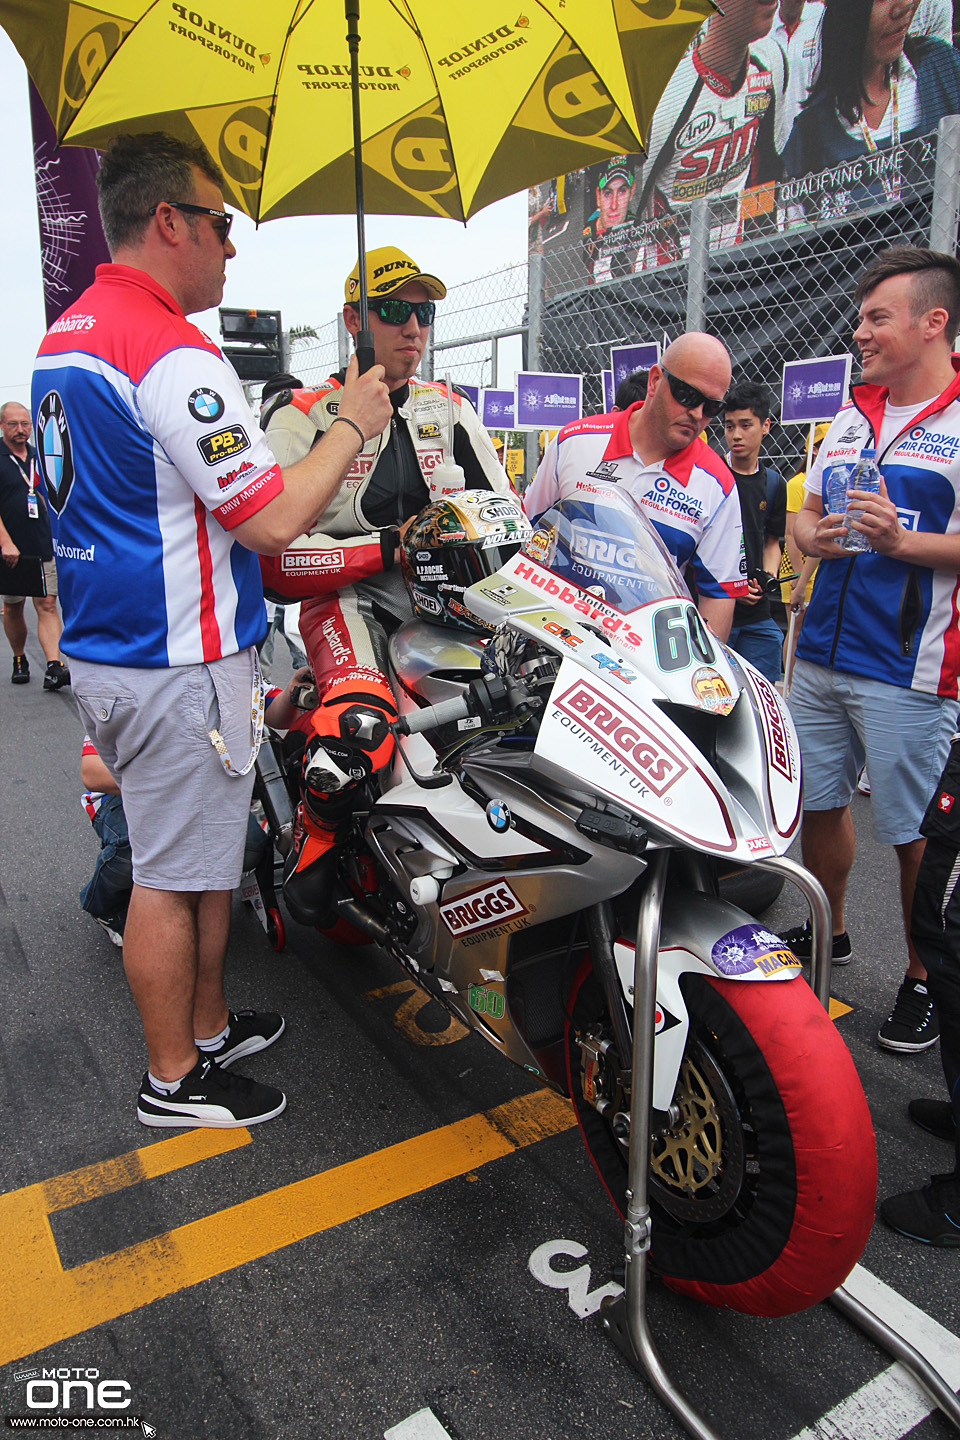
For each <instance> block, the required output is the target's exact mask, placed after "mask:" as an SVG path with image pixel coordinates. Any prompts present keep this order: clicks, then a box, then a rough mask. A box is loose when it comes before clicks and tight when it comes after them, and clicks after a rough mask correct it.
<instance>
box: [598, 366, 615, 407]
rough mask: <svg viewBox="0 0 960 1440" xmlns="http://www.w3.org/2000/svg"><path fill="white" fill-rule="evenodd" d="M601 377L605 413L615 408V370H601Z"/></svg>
mask: <svg viewBox="0 0 960 1440" xmlns="http://www.w3.org/2000/svg"><path fill="white" fill-rule="evenodd" d="M600 378H601V380H602V381H603V408H604V412H605V413H609V412H610V411H611V410H612V409H613V371H612V370H601V371H600Z"/></svg>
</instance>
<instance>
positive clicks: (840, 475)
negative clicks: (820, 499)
mask: <svg viewBox="0 0 960 1440" xmlns="http://www.w3.org/2000/svg"><path fill="white" fill-rule="evenodd" d="M852 473H853V466H852V465H834V466H833V468H832V469H831V470H829V471H828V472H827V483H826V486H825V488H824V499H825V500H826V502H827V503H826V513H827V514H828V515H843V514H845V513H846V509H847V482H848V481H849V479H850V476H851V474H852Z"/></svg>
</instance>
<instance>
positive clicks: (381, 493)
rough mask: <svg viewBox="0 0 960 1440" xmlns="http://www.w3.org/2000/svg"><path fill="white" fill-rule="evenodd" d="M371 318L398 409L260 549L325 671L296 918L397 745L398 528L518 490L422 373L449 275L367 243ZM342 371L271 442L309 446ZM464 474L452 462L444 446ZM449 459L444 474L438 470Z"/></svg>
mask: <svg viewBox="0 0 960 1440" xmlns="http://www.w3.org/2000/svg"><path fill="white" fill-rule="evenodd" d="M366 267H367V295H368V309H369V326H370V330H371V331H372V334H373V343H374V355H375V358H376V362H377V364H378V365H382V366H383V369H384V381H385V383H386V386H387V389H388V390H389V392H390V400H391V402H392V405H393V415H392V418H391V420H390V424H389V425H388V426H387V427H386V429H385V430H383V431H382V433H381V434H379V435H376V436H374V437H373V439H371V440H368V441H366V442H365V443H364V445H363V446H362V447H361V449H360V451H359V453H358V455H357V457H356V460H355V461H354V463H353V465H352V466H351V468H350V470H349V471H348V472H347V476H346V478H345V480H344V482H343V484H342V485H341V487H340V490H339V491H338V493H337V494H336V495H335V496H334V498H333V500H332V501H331V503H330V505H329V506H328V507H327V509H326V510H325V511H324V513H323V514H322V515H321V516H320V519H319V520H318V521H317V523H316V526H315V527H314V528H313V530H312V531H311V532H310V533H309V534H307V535H301V536H300V537H299V538H298V539H297V540H295V541H294V542H293V543H292V544H291V545H289V546H288V547H287V549H286V550H285V551H284V552H283V554H282V555H279V556H277V557H269V558H268V557H266V556H264V557H262V558H261V569H262V572H263V579H264V588H265V590H266V593H267V594H268V595H270V596H273V597H275V598H277V599H281V600H301V601H302V602H303V604H302V607H301V612H300V633H301V635H302V636H303V641H304V645H305V647H306V651H307V655H308V657H309V659H310V662H311V664H312V666H313V669H314V674H315V675H316V679H317V688H318V692H319V698H320V704H319V706H318V708H317V711H316V717H315V723H314V728H315V730H316V732H317V734H316V737H315V740H314V741H312V742H311V744H310V745H309V746H308V747H307V750H306V752H305V756H304V783H303V803H302V804H301V807H300V810H299V812H298V819H299V821H300V823H299V824H298V826H297V832H296V836H295V841H294V849H293V851H292V852H291V857H290V858H289V859H288V862H287V875H286V878H285V882H284V893H285V895H286V898H287V902H288V904H289V906H290V910H291V913H292V914H293V915H294V918H295V919H298V920H300V921H301V922H302V923H304V924H314V925H315V924H318V923H320V921H321V920H323V919H324V918H325V917H326V911H327V902H328V898H329V895H330V882H331V878H332V874H333V873H334V871H335V867H336V853H335V849H334V847H335V845H336V840H337V829H338V827H339V826H342V825H343V824H344V822H345V821H346V820H347V819H348V817H349V814H350V810H351V808H352V805H353V800H354V795H355V792H356V789H357V786H358V785H359V784H360V783H361V782H362V781H363V780H364V779H365V778H366V777H367V776H369V775H370V774H371V773H372V772H374V771H376V770H379V769H381V768H382V767H383V766H384V765H385V764H386V763H387V761H388V760H389V759H390V756H391V754H392V752H393V737H392V735H391V734H390V733H389V731H388V730H387V725H388V723H389V722H390V721H391V720H393V719H395V718H396V707H395V705H394V700H393V695H392V693H391V690H390V687H389V684H388V683H387V680H386V677H385V675H384V673H383V667H384V663H385V657H384V651H385V645H386V635H387V633H388V632H389V631H390V630H391V629H393V628H395V626H396V625H397V624H398V623H399V622H400V621H402V620H404V619H409V618H410V616H411V614H412V610H411V606H410V601H409V599H408V598H407V594H406V590H405V588H404V584H403V580H402V578H401V575H400V567H399V564H398V563H397V562H398V560H399V549H398V546H399V541H400V537H401V534H402V533H403V531H404V530H405V529H406V527H407V524H408V523H409V521H410V520H412V519H413V517H414V516H415V515H416V514H417V513H418V512H419V511H420V510H422V509H423V507H424V506H425V505H428V504H429V503H430V502H431V501H432V500H439V499H441V498H442V497H443V495H445V494H451V493H454V492H456V491H458V490H461V489H463V488H466V489H470V490H494V491H497V492H499V493H501V494H510V482H509V481H508V479H507V477H506V474H505V473H504V470H503V468H502V466H501V465H500V462H499V461H498V459H497V454H496V451H495V450H494V448H493V444H492V442H491V440H490V437H489V436H488V435H487V432H486V431H485V430H484V428H483V426H482V425H481V424H480V421H479V419H478V418H477V414H476V411H475V410H474V409H473V406H472V405H471V404H470V402H469V401H468V400H466V399H465V398H463V397H462V396H461V395H459V394H458V393H457V392H456V391H454V393H453V397H452V398H453V412H454V424H453V433H452V434H451V433H450V429H449V419H448V399H447V390H446V386H445V385H443V384H440V383H433V382H429V381H423V380H418V379H414V378H413V377H414V372H415V371H416V369H417V366H418V365H419V363H420V358H421V356H422V354H423V349H424V345H425V344H426V340H427V335H428V332H429V329H430V326H431V324H432V323H433V317H434V309H435V307H434V301H435V300H442V299H443V297H444V296H445V295H446V293H447V292H446V287H445V286H444V284H443V282H442V281H441V280H438V279H437V277H436V276H435V275H426V274H424V273H423V272H422V271H421V270H420V268H419V266H418V265H417V264H416V263H415V262H414V261H413V260H411V258H410V256H409V255H405V254H404V252H403V251H402V250H398V249H396V248H395V247H394V246H389V245H388V246H383V247H381V248H380V249H378V250H368V251H367V255H366ZM358 291H359V266H355V267H354V269H353V271H352V272H351V274H350V275H349V277H348V278H347V282H346V287H345V293H346V304H345V305H344V307H343V318H344V324H345V325H346V327H347V330H348V331H349V332H350V334H351V335H356V334H357V332H358V331H359V329H360V313H359V309H358V307H357V304H356V299H357V295H358ZM342 384H343V371H340V372H339V373H338V374H337V375H332V376H331V377H330V379H329V380H328V381H326V383H325V384H323V385H321V386H320V387H319V388H318V389H316V390H292V391H290V390H288V391H285V392H282V393H281V394H280V395H279V396H278V397H277V400H276V401H275V402H274V406H273V408H272V409H271V410H270V411H269V412H268V414H267V416H266V417H265V419H262V420H261V424H263V425H264V428H265V431H266V438H267V443H268V444H269V446H270V448H271V450H272V451H273V453H274V455H275V457H276V459H277V461H278V463H279V464H280V465H281V466H286V465H290V464H293V463H295V462H296V461H297V460H299V459H301V458H302V456H304V455H307V454H308V453H309V452H310V450H311V448H312V447H313V445H314V444H315V442H316V441H317V439H318V438H319V436H321V435H322V434H324V433H325V432H326V430H327V429H328V428H329V427H330V425H331V424H333V422H334V421H335V420H336V419H337V414H338V408H339V401H340V396H341V394H342V390H341V386H342ZM445 456H446V457H452V459H453V461H454V463H455V464H456V465H459V466H460V467H461V468H462V470H463V475H464V478H463V481H462V482H461V481H460V480H459V479H457V480H456V481H452V480H451V479H450V478H449V472H446V473H444V469H443V460H444V457H445ZM438 466H440V467H442V468H441V470H440V471H439V472H438V473H439V474H440V475H441V477H442V478H441V479H440V480H439V481H435V479H434V471H435V469H436V468H437V467H438Z"/></svg>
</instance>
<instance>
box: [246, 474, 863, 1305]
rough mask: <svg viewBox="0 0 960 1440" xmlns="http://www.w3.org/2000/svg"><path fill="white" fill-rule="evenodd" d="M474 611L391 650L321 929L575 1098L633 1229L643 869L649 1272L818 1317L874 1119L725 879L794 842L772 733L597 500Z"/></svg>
mask: <svg viewBox="0 0 960 1440" xmlns="http://www.w3.org/2000/svg"><path fill="white" fill-rule="evenodd" d="M408 588H409V586H408ZM463 606H464V607H465V609H466V611H467V612H468V613H469V614H470V615H472V616H474V617H476V618H477V619H478V620H479V621H480V622H482V625H483V627H484V628H485V629H486V631H487V633H488V638H481V637H480V636H478V635H475V634H471V633H468V632H467V631H459V630H452V629H449V628H444V627H442V626H439V625H437V624H429V623H425V622H424V621H423V620H421V619H414V620H412V621H407V622H406V623H404V624H402V625H401V626H400V628H399V629H397V630H396V631H394V633H393V635H392V636H391V637H390V640H389V666H390V672H391V681H392V684H393V688H394V693H395V695H396V696H397V698H398V710H399V720H398V722H397V724H396V726H395V733H396V738H397V745H396V752H395V755H394V758H393V761H392V765H391V767H390V768H389V771H388V772H386V773H382V774H381V783H380V786H379V792H378V793H376V794H374V793H373V792H371V793H370V794H369V797H368V802H369V803H368V804H366V805H365V807H364V808H363V809H361V810H358V811H357V813H356V814H355V816H354V820H353V827H352V830H351V833H350V835H349V838H348V839H347V842H346V844H345V845H344V847H343V852H342V858H341V882H342V885H343V887H344V888H343V893H342V897H341V898H340V900H339V902H338V903H337V907H336V908H337V912H338V915H339V917H340V918H339V921H338V929H337V930H336V931H335V932H333V933H334V934H335V936H336V937H337V938H341V939H343V938H352V939H355V940H356V939H359V940H363V941H364V942H369V940H370V939H373V940H375V941H376V942H377V943H378V944H379V945H381V946H382V947H383V948H384V949H386V950H387V951H389V953H390V954H391V955H392V956H393V957H394V958H395V959H396V960H397V961H398V962H399V963H400V965H401V966H402V967H403V968H404V970H405V971H406V972H407V974H408V975H409V976H410V977H411V978H412V979H413V980H414V981H415V982H416V983H417V984H418V985H419V986H421V987H422V988H423V989H424V990H425V991H426V992H427V993H428V994H429V995H431V996H432V997H433V998H435V999H436V1000H437V1001H438V1002H439V1003H440V1004H441V1005H443V1006H445V1007H446V1008H447V1009H448V1010H449V1011H451V1012H452V1013H453V1014H454V1015H455V1016H456V1017H457V1018H458V1019H459V1020H460V1021H462V1023H463V1024H464V1025H466V1026H468V1027H469V1028H470V1029H472V1030H474V1031H476V1032H477V1033H478V1034H479V1035H481V1036H482V1037H483V1038H484V1039H485V1040H486V1041H487V1042H488V1043H489V1044H491V1045H492V1046H494V1048H495V1049H497V1050H499V1051H500V1052H501V1053H502V1054H503V1055H504V1056H505V1057H506V1058H507V1059H509V1060H512V1061H513V1062H514V1063H515V1064H517V1065H520V1066H521V1067H523V1068H524V1069H525V1070H526V1071H528V1072H529V1073H530V1074H532V1075H535V1076H537V1077H538V1078H540V1079H541V1080H542V1081H543V1082H545V1083H546V1084H547V1085H549V1086H551V1087H553V1088H554V1089H555V1090H557V1091H558V1092H559V1093H560V1094H562V1095H564V1096H567V1097H569V1098H570V1099H571V1100H572V1102H573V1105H574V1108H575V1111H576V1115H577V1120H578V1122H579V1127H580V1132H581V1135H582V1138H583V1141H584V1144H585V1145H586V1148H587V1152H588V1154H589V1156H590V1159H591V1161H592V1163H593V1165H594V1167H595V1169H596V1171H597V1174H598V1176H599V1178H600V1181H601V1183H602V1184H603V1186H604V1187H605V1189H606V1191H607V1193H608V1195H609V1197H610V1199H611V1200H612V1202H613V1204H614V1205H615V1206H616V1207H617V1209H618V1210H619V1211H620V1213H621V1214H624V1213H625V1209H626V1203H625V1202H626V1192H627V1167H628V1155H629V1143H630V1123H631V1102H632V1093H633V1074H632V1063H633V989H634V953H635V952H634V946H635V938H636V935H637V919H638V912H639V911H640V907H641V903H642V901H643V898H644V896H645V895H646V894H647V892H648V887H650V885H651V883H652V877H654V875H656V876H657V877H658V879H657V882H656V883H657V884H658V885H660V886H662V887H663V899H662V906H661V910H660V915H659V934H660V939H659V951H658V960H657V970H656V1022H655V1042H654V1056H653V1085H652V1112H651V1117H650V1126H651V1143H650V1169H649V1197H650V1202H651V1208H652V1216H653V1221H652V1249H651V1263H652V1266H653V1269H654V1270H655V1271H656V1272H658V1273H659V1274H660V1275H661V1277H662V1278H663V1279H664V1280H665V1281H666V1283H667V1284H668V1285H669V1286H671V1287H672V1288H673V1289H675V1290H677V1291H680V1292H683V1293H685V1294H688V1295H691V1296H694V1297H696V1298H698V1299H700V1300H702V1301H705V1302H707V1303H710V1304H714V1305H722V1306H728V1307H731V1308H733V1309H736V1310H741V1311H744V1312H746V1313H750V1314H759V1315H784V1314H789V1313H792V1312H794V1311H797V1310H800V1309H803V1308H806V1307H807V1306H809V1305H813V1304H816V1303H817V1302H818V1301H820V1300H821V1299H823V1298H825V1297H826V1296H827V1295H829V1294H830V1293H831V1292H832V1291H834V1290H835V1288H836V1287H837V1286H838V1285H839V1284H841V1282H842V1281H843V1280H844V1278H845V1277H846V1276H847V1275H848V1273H849V1272H850V1270H851V1269H852V1267H853V1265H854V1264H855V1262H856V1261H857V1259H858V1258H859V1256H860V1254H861V1252H862V1250H863V1247H864V1245H865V1243H866V1239H867V1236H868V1234H869V1232H870V1228H871V1224H872V1220H873V1211H874V1203H875V1194H876V1156H875V1147H874V1138H873V1129H872V1125H871V1122H870V1115H869V1111H868V1108H867V1103H866V1099H865V1097H864V1094H863V1090H862V1087H861V1085H860V1081H859V1077H858V1075H857V1073H856V1070H855V1068H854V1065H853V1061H852V1059H851V1057H850V1054H849V1052H848V1051H847V1048H846V1046H845V1045H844V1043H843V1041H842V1040H841V1038H840V1037H839V1035H838V1034H837V1032H836V1029H835V1027H834V1025H833V1024H832V1022H831V1021H830V1020H829V1018H828V1016H827V1014H826V1013H825V1011H824V1009H823V1007H822V1005H821V1004H820V1003H819V1002H818V1000H817V998H816V997H815V996H814V994H813V992H812V991H811V989H810V987H809V985H808V984H807V983H806V981H805V980H804V979H803V978H802V975H801V966H800V963H799V961H798V960H797V959H796V957H795V956H794V955H793V954H792V952H791V951H790V950H789V949H788V948H787V947H786V945H785V944H784V942H783V941H782V940H781V939H780V938H779V937H778V936H776V935H775V934H773V933H771V932H770V931H769V930H768V929H767V928H766V927H765V926H764V925H762V924H761V923H759V922H758V921H756V920H754V919H753V918H752V917H751V916H750V915H748V914H747V913H745V912H744V911H743V910H741V909H739V908H737V907H736V906H735V905H733V904H731V903H729V901H727V900H725V899H724V898H722V897H721V896H720V894H719V893H718V887H717V882H716V874H717V862H723V863H726V862H736V863H738V864H741V865H744V866H747V867H749V866H750V865H756V863H757V862H758V861H762V860H763V859H764V858H765V857H775V856H782V855H784V854H785V852H786V850H787V849H788V848H789V846H790V844H791V842H792V840H793V839H794V837H795V835H796V833H797V830H798V827H799V824H800V803H801V802H800V797H801V789H800V755H799V747H798V742H797V737H796V732H795V730H794V727H793V724H792V721H791V719H790V715H789V712H788V711H787V709H786V707H785V706H784V704H783V702H782V701H781V699H780V696H779V695H778V694H777V692H776V691H775V690H774V688H773V687H772V686H771V685H770V684H769V682H768V681H767V680H766V679H765V678H764V677H763V676H762V675H760V674H759V673H758V672H757V671H756V670H754V669H753V668H752V667H751V666H750V665H749V664H747V663H746V662H745V661H743V660H741V659H740V658H739V657H738V656H737V655H736V654H735V653H734V652H733V651H731V650H730V649H728V648H727V647H726V646H724V645H722V644H721V643H720V642H719V641H718V640H717V638H716V637H715V636H714V635H713V634H712V633H710V631H709V630H708V629H707V628H706V626H705V625H704V623H703V621H702V619H701V617H700V614H699V612H698V611H697V608H696V606H695V605H694V603H693V601H692V599H691V597H690V593H689V591H688V589H687V587H686V584H685V582H684V580H683V578H682V576H681V575H680V573H679V571H678V570H677V568H676V566H675V564H674V562H673V560H672V558H671V557H670V555H669V554H668V552H667V551H666V550H665V548H664V547H663V545H662V544H661V542H660V540H659V537H658V536H657V535H656V533H655V532H654V530H653V528H652V527H651V526H650V525H649V523H648V522H647V520H646V519H645V517H644V516H643V515H642V514H641V512H640V511H639V509H638V507H637V506H636V505H635V504H634V503H633V502H632V501H631V500H630V499H629V497H628V496H626V495H624V494H622V493H621V492H620V491H618V490H615V489H612V488H611V487H609V486H603V485H598V486H596V487H594V489H593V490H592V491H590V490H588V491H586V492H583V493H581V492H579V491H578V494H577V498H576V500H565V501H562V502H560V504H559V505H558V506H557V507H555V508H554V509H553V510H551V511H549V512H548V513H547V514H546V515H545V516H543V517H542V518H541V520H540V522H539V524H538V527H537V529H536V530H535V531H534V533H533V535H532V537H531V538H529V539H528V540H527V542H526V543H525V544H524V545H523V547H522V548H521V549H517V550H516V553H514V554H513V555H512V558H510V559H508V560H507V561H506V563H505V564H502V565H501V567H500V568H499V569H498V570H497V571H496V572H495V573H494V574H492V575H488V576H485V577H484V578H482V579H479V580H477V581H476V582H475V583H473V584H471V585H470V586H469V587H468V588H466V589H465V590H464V593H463ZM490 631H492V638H489V632H490ZM269 763H271V762H270V761H269V760H268V761H267V764H268V765H269ZM268 813H269V809H268ZM287 830H288V831H289V822H288V823H287ZM658 893H659V892H658Z"/></svg>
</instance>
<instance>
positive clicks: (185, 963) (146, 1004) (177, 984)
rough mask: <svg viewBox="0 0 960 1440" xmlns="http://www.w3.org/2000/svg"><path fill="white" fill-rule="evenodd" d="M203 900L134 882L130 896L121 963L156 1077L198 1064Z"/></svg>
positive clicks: (192, 894) (178, 1073) (176, 1074)
mask: <svg viewBox="0 0 960 1440" xmlns="http://www.w3.org/2000/svg"><path fill="white" fill-rule="evenodd" d="M202 898H203V897H202V896H201V895H200V894H198V893H195V892H186V891H177V890H149V889H147V888H146V887H145V886H141V885H134V887H133V893H132V895H131V897H130V908H129V910H128V911H127V923H126V926H125V927H124V932H123V965H124V969H125V970H126V972H127V981H128V983H129V985H130V989H131V990H132V992H133V998H134V1000H135V1001H136V1002H137V1008H138V1010H139V1011H140V1019H141V1021H142V1022H143V1033H144V1037H145V1039H146V1042H147V1055H148V1056H149V1061H150V1070H151V1073H152V1074H154V1075H155V1076H156V1077H157V1079H158V1080H179V1079H180V1078H181V1077H182V1076H183V1075H186V1073H187V1071H188V1070H192V1069H193V1067H194V1065H196V1063H197V1047H196V1046H195V1045H194V1043H193V1006H194V997H195V993H196V988H197V949H198V941H197V929H198V927H197V912H198V910H199V908H200V902H201V899H202ZM221 1028H222V1027H221ZM214 1033H215V1032H214Z"/></svg>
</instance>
